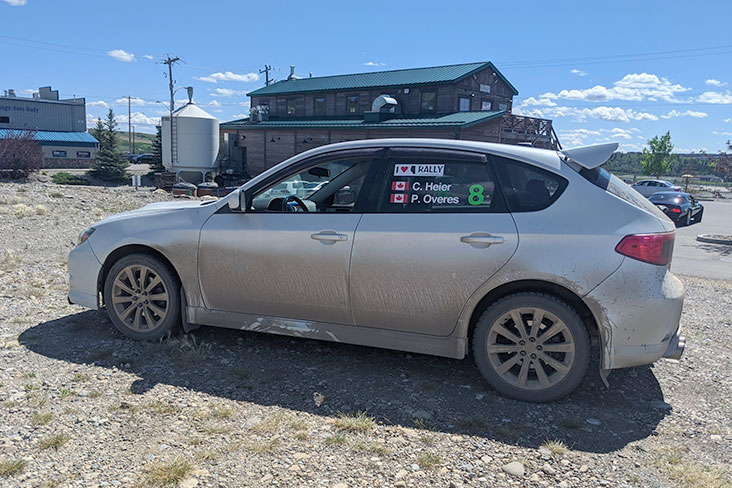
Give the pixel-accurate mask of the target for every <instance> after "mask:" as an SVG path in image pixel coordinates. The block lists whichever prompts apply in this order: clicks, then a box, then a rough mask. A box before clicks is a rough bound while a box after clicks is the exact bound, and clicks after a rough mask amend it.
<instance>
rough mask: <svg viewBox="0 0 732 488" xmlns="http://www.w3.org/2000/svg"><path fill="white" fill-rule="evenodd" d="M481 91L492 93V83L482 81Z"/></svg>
mask: <svg viewBox="0 0 732 488" xmlns="http://www.w3.org/2000/svg"><path fill="white" fill-rule="evenodd" d="M480 91H482V92H483V93H490V92H491V86H490V85H486V84H485V83H481V84H480Z"/></svg>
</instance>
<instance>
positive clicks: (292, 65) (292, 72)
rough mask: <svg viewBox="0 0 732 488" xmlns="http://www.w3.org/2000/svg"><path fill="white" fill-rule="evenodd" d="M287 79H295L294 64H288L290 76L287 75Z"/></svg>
mask: <svg viewBox="0 0 732 488" xmlns="http://www.w3.org/2000/svg"><path fill="white" fill-rule="evenodd" d="M287 79H288V80H294V79H295V65H294V64H291V65H290V76H288V77H287Z"/></svg>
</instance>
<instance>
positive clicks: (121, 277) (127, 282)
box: [104, 254, 180, 340]
mask: <svg viewBox="0 0 732 488" xmlns="http://www.w3.org/2000/svg"><path fill="white" fill-rule="evenodd" d="M179 290H180V283H179V281H178V278H177V276H176V275H175V273H174V272H173V271H172V270H171V269H170V267H169V266H168V265H167V264H165V263H163V262H162V261H160V260H159V259H157V258H155V257H153V256H149V255H147V254H131V255H128V256H125V257H123V258H121V259H120V260H119V261H117V262H116V263H114V264H113V265H112V268H111V269H110V270H109V273H108V274H107V279H106V281H105V283H104V303H105V306H106V308H107V313H108V314H109V318H110V319H111V321H112V323H113V324H114V326H115V327H116V328H117V330H119V331H120V332H122V333H123V334H124V335H126V336H127V337H130V338H132V339H137V340H157V339H160V338H161V337H163V336H164V335H166V334H169V333H170V332H171V331H172V330H173V328H174V327H175V326H177V325H178V324H179V322H180V296H179Z"/></svg>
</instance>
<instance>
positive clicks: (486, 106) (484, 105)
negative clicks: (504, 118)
mask: <svg viewBox="0 0 732 488" xmlns="http://www.w3.org/2000/svg"><path fill="white" fill-rule="evenodd" d="M480 109H481V110H493V104H492V103H491V101H490V100H481V102H480Z"/></svg>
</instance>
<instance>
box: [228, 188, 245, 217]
mask: <svg viewBox="0 0 732 488" xmlns="http://www.w3.org/2000/svg"><path fill="white" fill-rule="evenodd" d="M229 208H230V209H231V210H234V211H237V212H246V211H247V194H246V192H244V191H241V188H237V189H236V190H234V191H233V192H231V196H230V197H229Z"/></svg>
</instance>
